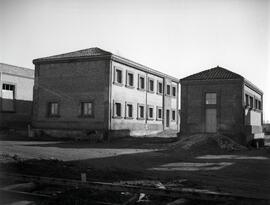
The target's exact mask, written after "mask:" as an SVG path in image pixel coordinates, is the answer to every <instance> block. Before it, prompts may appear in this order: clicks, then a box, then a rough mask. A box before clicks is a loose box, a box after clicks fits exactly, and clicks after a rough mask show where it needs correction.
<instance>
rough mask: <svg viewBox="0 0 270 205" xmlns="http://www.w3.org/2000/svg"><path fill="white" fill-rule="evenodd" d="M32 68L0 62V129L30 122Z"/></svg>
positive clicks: (25, 125)
mask: <svg viewBox="0 0 270 205" xmlns="http://www.w3.org/2000/svg"><path fill="white" fill-rule="evenodd" d="M33 86H34V70H32V69H29V68H23V67H18V66H14V65H9V64H5V63H0V129H3V128H27V125H28V124H30V122H31V114H32V100H33Z"/></svg>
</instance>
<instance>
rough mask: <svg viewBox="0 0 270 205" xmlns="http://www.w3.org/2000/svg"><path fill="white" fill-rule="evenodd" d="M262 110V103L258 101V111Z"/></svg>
mask: <svg viewBox="0 0 270 205" xmlns="http://www.w3.org/2000/svg"><path fill="white" fill-rule="evenodd" d="M261 109H262V103H261V101H259V110H261Z"/></svg>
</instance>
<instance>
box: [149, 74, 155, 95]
mask: <svg viewBox="0 0 270 205" xmlns="http://www.w3.org/2000/svg"><path fill="white" fill-rule="evenodd" d="M151 81H152V82H153V90H150V88H151V86H150V82H151ZM147 91H148V92H149V93H154V92H155V80H154V78H151V77H148V89H147Z"/></svg>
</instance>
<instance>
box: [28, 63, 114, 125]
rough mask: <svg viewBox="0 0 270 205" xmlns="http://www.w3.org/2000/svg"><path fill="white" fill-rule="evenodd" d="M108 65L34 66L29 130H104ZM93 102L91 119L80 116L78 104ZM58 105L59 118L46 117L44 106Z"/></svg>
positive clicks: (58, 64)
mask: <svg viewBox="0 0 270 205" xmlns="http://www.w3.org/2000/svg"><path fill="white" fill-rule="evenodd" d="M109 64H110V63H109V61H108V60H95V61H71V62H62V63H46V64H40V65H36V73H35V86H34V108H33V109H34V114H33V126H34V127H36V128H46V129H85V130H92V129H104V128H106V127H107V120H106V119H107V116H108V113H106V112H107V109H105V107H106V106H107V105H108V80H106V79H108V75H109ZM90 101H91V102H93V104H94V117H91V118H89V117H86V118H84V117H81V116H80V103H81V102H90ZM49 102H59V105H60V116H59V117H53V118H52V117H48V110H47V108H48V103H49Z"/></svg>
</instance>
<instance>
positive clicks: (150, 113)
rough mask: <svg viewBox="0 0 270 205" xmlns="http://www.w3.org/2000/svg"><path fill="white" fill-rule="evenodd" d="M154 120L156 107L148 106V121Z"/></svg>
mask: <svg viewBox="0 0 270 205" xmlns="http://www.w3.org/2000/svg"><path fill="white" fill-rule="evenodd" d="M153 118H154V107H153V106H151V105H148V119H153Z"/></svg>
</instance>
